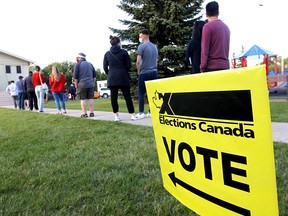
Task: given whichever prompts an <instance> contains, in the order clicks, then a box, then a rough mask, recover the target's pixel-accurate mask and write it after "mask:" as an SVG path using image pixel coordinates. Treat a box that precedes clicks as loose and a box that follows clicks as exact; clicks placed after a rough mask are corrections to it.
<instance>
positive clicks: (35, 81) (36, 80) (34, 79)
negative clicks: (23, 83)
mask: <svg viewBox="0 0 288 216" xmlns="http://www.w3.org/2000/svg"><path fill="white" fill-rule="evenodd" d="M39 74H40V77H41V81H42V83H45V80H44V76H43V74H42V73H39V72H38V71H35V72H34V73H33V74H32V83H33V86H34V88H35V87H36V86H39V85H41V81H40V77H39Z"/></svg>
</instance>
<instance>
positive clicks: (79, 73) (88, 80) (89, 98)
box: [73, 53, 96, 118]
mask: <svg viewBox="0 0 288 216" xmlns="http://www.w3.org/2000/svg"><path fill="white" fill-rule="evenodd" d="M76 61H77V64H75V67H74V72H73V79H74V84H75V87H76V89H77V92H79V97H80V100H81V109H82V112H83V114H82V115H81V117H82V118H87V117H88V114H87V108H86V107H87V102H88V104H89V108H90V114H89V117H94V100H93V98H94V86H95V82H96V71H95V68H94V66H93V65H92V64H91V63H90V62H88V61H86V55H85V54H84V53H78V55H77V57H76Z"/></svg>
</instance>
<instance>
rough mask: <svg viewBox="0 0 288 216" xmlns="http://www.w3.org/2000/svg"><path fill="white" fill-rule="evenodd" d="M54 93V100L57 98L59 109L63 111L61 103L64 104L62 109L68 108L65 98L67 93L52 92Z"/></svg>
mask: <svg viewBox="0 0 288 216" xmlns="http://www.w3.org/2000/svg"><path fill="white" fill-rule="evenodd" d="M52 95H53V97H54V100H55V103H56V107H57V109H58V111H59V112H61V105H62V109H63V110H66V106H65V98H64V97H65V93H64V92H52ZM60 103H61V104H60Z"/></svg>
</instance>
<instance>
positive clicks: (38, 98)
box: [35, 86, 41, 111]
mask: <svg viewBox="0 0 288 216" xmlns="http://www.w3.org/2000/svg"><path fill="white" fill-rule="evenodd" d="M35 95H36V97H37V106H38V109H40V110H39V111H41V101H40V86H36V87H35Z"/></svg>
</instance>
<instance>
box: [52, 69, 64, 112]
mask: <svg viewBox="0 0 288 216" xmlns="http://www.w3.org/2000/svg"><path fill="white" fill-rule="evenodd" d="M65 83H66V77H65V75H64V74H63V73H60V72H59V70H58V68H57V67H56V66H55V65H53V66H52V73H51V75H50V76H49V84H50V86H51V92H52V95H53V97H54V100H55V103H56V107H57V109H58V114H66V105H65V92H66V89H65ZM61 106H62V110H61Z"/></svg>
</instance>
